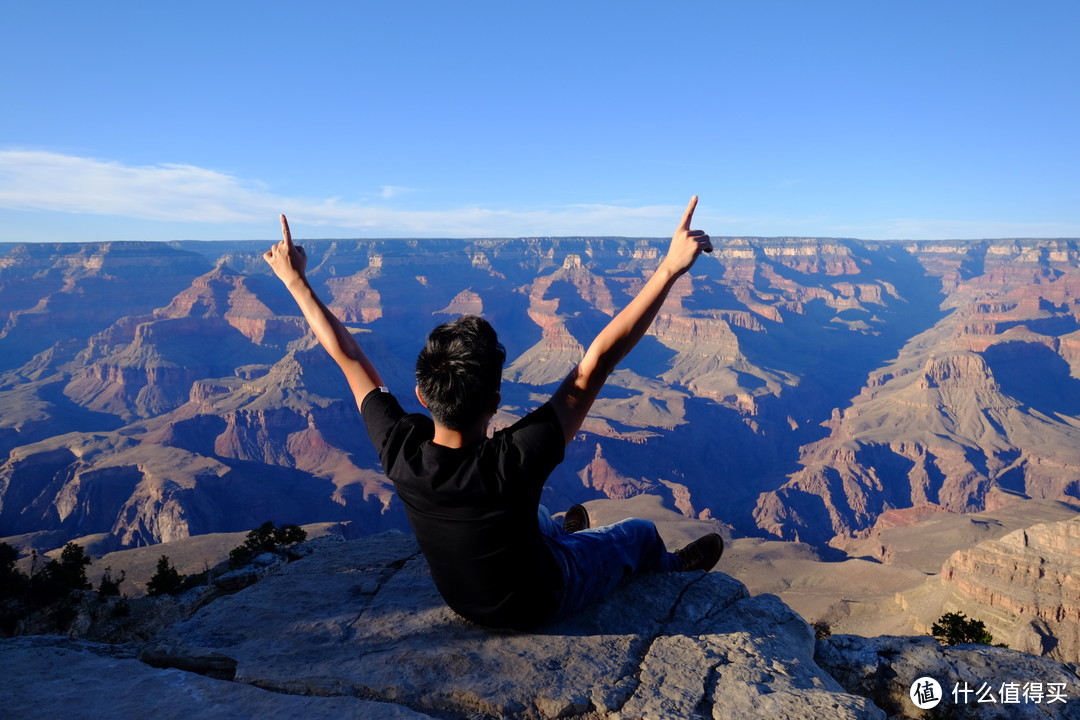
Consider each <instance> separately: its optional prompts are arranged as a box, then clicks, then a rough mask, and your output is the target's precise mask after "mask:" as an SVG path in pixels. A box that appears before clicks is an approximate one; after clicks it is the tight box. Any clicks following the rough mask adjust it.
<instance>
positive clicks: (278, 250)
mask: <svg viewBox="0 0 1080 720" xmlns="http://www.w3.org/2000/svg"><path fill="white" fill-rule="evenodd" d="M263 259H264V260H266V262H268V263H269V264H270V267H271V268H273V270H274V274H275V275H277V276H278V278H279V279H280V280H281V282H283V283H285V285H286V286H288V285H289V284H290V283H292V282H293V281H294V280H302V279H303V278H304V271H305V270H306V269H307V254H306V253H305V252H304V248H303V247H302V246H300V245H293V241H292V233H291V232H289V221H288V220H287V219H285V216H284V215H282V216H281V242H279V243H277V244H276V245H274V246H273V247H271V248H270V249H269V250H267V251H266V252H265V253H263Z"/></svg>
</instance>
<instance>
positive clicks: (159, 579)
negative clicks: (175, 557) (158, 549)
mask: <svg viewBox="0 0 1080 720" xmlns="http://www.w3.org/2000/svg"><path fill="white" fill-rule="evenodd" d="M183 586H184V576H183V575H181V574H180V573H179V572H177V570H176V568H174V567H173V566H172V563H170V562H169V556H168V555H162V556H161V559H160V560H158V564H157V572H155V573H154V576H153V577H152V578H150V582H148V583H146V594H147V595H177V594H179V593H180V591H181V590H182V589H183Z"/></svg>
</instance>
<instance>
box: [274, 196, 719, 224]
mask: <svg viewBox="0 0 1080 720" xmlns="http://www.w3.org/2000/svg"><path fill="white" fill-rule="evenodd" d="M697 200H698V198H697V195H695V196H694V197H692V198H690V202H689V203H687V205H686V212H684V213H683V216H682V222H680V223H679V229H680V230H689V229H690V221H691V220H693V219H694V208H696V207H697ZM282 217H284V216H282Z"/></svg>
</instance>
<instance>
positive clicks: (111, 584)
mask: <svg viewBox="0 0 1080 720" xmlns="http://www.w3.org/2000/svg"><path fill="white" fill-rule="evenodd" d="M125 577H127V573H125V572H124V571H123V570H121V571H120V575H119V576H118V577H116V578H114V577H113V576H112V568H105V574H104V575H102V576H101V582H100V583H98V590H97V593H98V599H99V600H104V599H105V598H107V597H117V596H119V595H120V583H122V582H124V578H125Z"/></svg>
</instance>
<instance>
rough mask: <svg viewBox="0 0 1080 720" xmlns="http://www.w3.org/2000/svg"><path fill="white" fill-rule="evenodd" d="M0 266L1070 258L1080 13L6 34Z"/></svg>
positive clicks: (549, 14)
mask: <svg viewBox="0 0 1080 720" xmlns="http://www.w3.org/2000/svg"><path fill="white" fill-rule="evenodd" d="M0 25H2V26H3V27H4V29H5V32H4V42H3V43H0V73H2V78H3V88H4V91H3V97H4V102H3V112H0V241H9V242H10V241H60V240H67V241H93V240H110V239H120V240H141V239H148V240H171V239H203V240H214V239H238V238H267V239H269V238H273V237H274V236H275V234H276V232H277V222H276V215H277V213H278V212H285V213H287V214H289V215H290V219H291V220H292V222H293V225H294V230H295V231H296V235H297V236H298V237H512V236H521V235H633V236H638V235H657V236H661V235H667V234H669V233H670V231H671V230H672V229H673V227H674V225H675V223H676V222H677V220H678V218H679V215H680V212H681V208H682V207H683V206H684V205H685V202H686V199H687V198H688V197H689V196H690V195H691V194H695V193H696V194H698V195H700V196H701V204H700V206H699V211H698V217H697V222H696V223H695V225H697V226H699V227H701V228H702V229H705V230H707V231H708V232H710V233H711V234H713V235H766V236H776V235H810V236H842V237H860V238H869V239H877V238H911V239H932V238H982V237H1080V202H1078V201H1080V132H1078V130H1077V128H1078V127H1080V112H1078V111H1080V43H1078V42H1077V41H1076V34H1077V30H1078V28H1080V3H1076V2H1073V1H1071V0H1069V1H1063V2H1054V1H1048V2H1034V3H1020V2H995V1H993V0H990V1H987V0H983V1H981V2H941V1H940V0H937V1H925V2H923V1H919V0H914V1H907V2H898V1H897V2H886V1H885V0H881V1H873V2H871V1H865V0H864V1H861V2H829V1H822V2H809V1H801V2H771V1H769V0H763V1H761V2H750V1H749V0H746V1H745V2H739V3H730V2H664V3H661V2H658V1H654V2H633V1H623V2H589V1H587V0H577V1H576V2H560V1H558V0H555V1H547V2H525V1H513V0H503V2H467V1H464V0H463V1H461V2H453V3H451V2H445V1H444V2H426V1H423V0H414V1H413V2H408V3H392V2H385V1H383V2H360V1H356V2H319V1H318V0H313V1H312V2H307V3H299V2H287V3H286V2H266V1H263V2H239V1H236V2H220V1H218V2H212V3H211V2H201V1H199V0H189V1H188V2H184V3H164V2H156V3H150V2H143V1H140V2H101V3H88V2H85V1H84V0H80V1H78V2H72V1H67V0H62V1H54V2H20V3H7V4H6V6H5V7H4V9H3V10H2V11H0Z"/></svg>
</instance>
